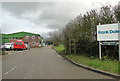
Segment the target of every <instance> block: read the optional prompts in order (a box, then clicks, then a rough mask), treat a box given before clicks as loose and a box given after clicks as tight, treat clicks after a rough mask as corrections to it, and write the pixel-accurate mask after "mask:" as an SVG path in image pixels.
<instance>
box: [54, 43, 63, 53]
mask: <svg viewBox="0 0 120 81" xmlns="http://www.w3.org/2000/svg"><path fill="white" fill-rule="evenodd" d="M53 49H55V50H56V51H57V52H59V53H61V52H63V51H64V50H65V47H64V45H59V46H53Z"/></svg>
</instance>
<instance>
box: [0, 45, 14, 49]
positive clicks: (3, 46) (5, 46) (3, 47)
mask: <svg viewBox="0 0 120 81" xmlns="http://www.w3.org/2000/svg"><path fill="white" fill-rule="evenodd" d="M12 48H13V43H5V44H4V45H1V49H2V50H10V49H12Z"/></svg>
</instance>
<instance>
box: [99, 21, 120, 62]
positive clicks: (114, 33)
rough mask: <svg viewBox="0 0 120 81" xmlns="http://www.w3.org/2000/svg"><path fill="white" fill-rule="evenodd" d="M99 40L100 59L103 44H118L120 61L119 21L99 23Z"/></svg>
mask: <svg viewBox="0 0 120 81" xmlns="http://www.w3.org/2000/svg"><path fill="white" fill-rule="evenodd" d="M97 41H99V59H101V45H117V44H118V46H119V47H118V48H119V62H120V23H119V22H118V23H115V24H104V25H100V24H99V25H97ZM110 41H111V42H110ZM112 41H115V42H112ZM117 42H118V43H117Z"/></svg>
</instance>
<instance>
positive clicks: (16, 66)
mask: <svg viewBox="0 0 120 81" xmlns="http://www.w3.org/2000/svg"><path fill="white" fill-rule="evenodd" d="M16 67H17V66H14V67H13V68H12V69H10V70H9V71H8V72H5V73H4V74H5V75H7V74H8V73H9V72H11V71H13V70H14V69H15V68H16Z"/></svg>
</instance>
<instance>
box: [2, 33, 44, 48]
mask: <svg viewBox="0 0 120 81" xmlns="http://www.w3.org/2000/svg"><path fill="white" fill-rule="evenodd" d="M2 38H3V39H2V42H4V43H7V42H9V43H11V42H15V41H17V40H22V41H23V42H24V43H27V44H28V45H29V46H30V47H39V44H40V43H41V41H42V40H43V38H42V37H41V36H40V35H39V34H35V33H30V32H17V33H12V34H2Z"/></svg>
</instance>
